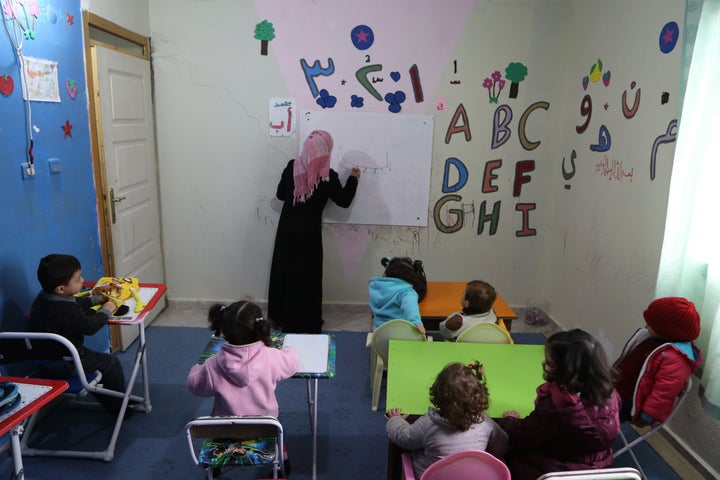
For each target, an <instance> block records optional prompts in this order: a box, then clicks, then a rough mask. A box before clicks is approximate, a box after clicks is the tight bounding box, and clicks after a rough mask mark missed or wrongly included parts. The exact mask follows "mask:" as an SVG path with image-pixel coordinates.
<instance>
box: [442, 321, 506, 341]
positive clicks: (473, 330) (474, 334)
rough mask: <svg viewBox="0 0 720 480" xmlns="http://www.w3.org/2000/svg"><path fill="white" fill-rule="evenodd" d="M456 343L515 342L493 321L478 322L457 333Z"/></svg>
mask: <svg viewBox="0 0 720 480" xmlns="http://www.w3.org/2000/svg"><path fill="white" fill-rule="evenodd" d="M456 341H457V342H458V343H463V342H466V343H515V342H513V339H512V337H511V336H510V334H509V333H508V332H507V331H506V330H503V329H502V328H501V327H499V326H497V325H495V324H494V323H478V324H477V325H473V326H472V327H470V328H468V329H467V330H465V331H464V332H462V333H461V334H460V335H458V337H457V340H456Z"/></svg>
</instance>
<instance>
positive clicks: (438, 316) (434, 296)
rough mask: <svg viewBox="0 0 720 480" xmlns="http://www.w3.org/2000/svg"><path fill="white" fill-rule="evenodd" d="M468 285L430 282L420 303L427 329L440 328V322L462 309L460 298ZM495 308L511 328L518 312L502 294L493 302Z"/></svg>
mask: <svg viewBox="0 0 720 480" xmlns="http://www.w3.org/2000/svg"><path fill="white" fill-rule="evenodd" d="M466 285H467V282H428V284H427V294H425V298H423V300H422V302H420V304H419V306H420V317H421V318H422V321H423V324H424V325H425V328H426V329H428V330H438V328H439V325H440V322H442V321H443V320H445V319H446V318H447V316H448V315H450V314H451V313H453V312H457V311H458V310H460V309H461V306H460V300H461V299H462V297H463V295H465V286H466ZM493 310H494V311H495V315H496V316H497V318H499V319H502V320H503V321H504V322H505V326H506V327H507V329H508V330H511V328H512V321H513V320H515V319H516V318H517V313H515V311H514V310H513V309H512V308H510V305H508V304H507V302H505V300H503V298H502V297H501V296H500V294H498V295H497V298H496V299H495V303H493Z"/></svg>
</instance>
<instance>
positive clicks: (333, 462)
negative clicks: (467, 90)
mask: <svg viewBox="0 0 720 480" xmlns="http://www.w3.org/2000/svg"><path fill="white" fill-rule="evenodd" d="M334 335H335V338H336V344H337V364H336V367H337V368H336V376H335V378H333V379H330V380H320V382H319V401H318V412H319V413H318V438H319V440H318V442H319V454H318V478H321V479H343V480H382V479H384V478H385V477H386V452H387V437H386V435H385V419H384V418H383V414H382V411H383V410H384V409H385V402H384V394H381V401H380V405H379V408H378V412H372V411H371V409H370V403H371V398H370V397H371V389H370V384H369V383H370V382H369V353H368V350H367V349H366V348H365V337H366V334H365V333H360V332H335V333H334ZM513 337H514V338H515V341H516V342H517V343H543V341H544V337H543V336H542V335H541V334H513ZM208 338H209V332H208V330H207V329H202V328H188V327H157V326H150V327H149V328H148V329H147V342H148V352H147V355H148V362H149V377H150V382H151V397H150V398H151V401H152V407H153V408H152V412H151V413H150V414H146V413H141V412H135V413H133V414H132V415H131V416H130V417H129V418H128V419H127V420H126V421H125V425H124V426H123V429H122V431H121V432H120V437H119V439H118V443H117V449H116V452H115V458H114V460H113V461H112V462H109V463H106V462H103V461H98V460H74V459H67V458H51V457H24V458H23V462H24V466H25V472H26V478H28V479H50V478H53V479H61V480H63V479H99V478H102V479H107V480H115V479H117V480H126V479H135V480H139V479H149V478H153V479H157V478H167V479H174V480H185V479H187V480H199V479H201V478H203V472H202V471H201V469H200V468H199V467H196V466H195V465H194V464H193V462H192V460H191V457H190V454H189V451H188V448H187V444H186V440H185V437H184V433H183V432H184V426H185V423H187V422H188V421H189V420H191V419H192V418H194V417H197V416H201V415H207V414H208V413H209V412H210V410H211V408H212V399H210V398H196V397H193V396H192V395H190V393H189V392H188V391H187V388H186V378H187V372H188V370H189V369H190V367H191V366H192V365H193V364H194V363H195V362H196V361H197V358H198V356H199V355H200V353H201V352H202V350H203V347H204V346H205V344H206V343H207V340H208ZM135 348H136V345H133V346H131V348H130V349H128V351H127V352H124V353H121V354H119V355H118V356H119V358H120V359H121V361H122V363H123V366H124V368H125V372H126V374H129V372H130V368H131V363H132V361H133V357H134V352H135ZM137 391H140V385H139V384H138V385H137V386H136V392H137ZM383 391H384V390H383ZM277 396H278V400H279V403H280V420H281V421H282V423H283V425H284V428H285V431H286V443H287V448H288V453H289V456H290V459H291V462H292V467H293V471H292V475H291V478H292V479H293V480H305V479H309V478H311V472H312V464H311V451H312V450H311V449H312V437H311V434H310V424H309V419H308V410H307V402H306V383H305V381H304V380H297V379H291V380H287V381H284V382H281V384H280V385H279V386H278V389H277ZM79 415H80V414H79V413H73V412H71V413H69V414H65V413H63V415H62V417H52V418H48V419H47V420H46V421H51V422H52V423H53V424H54V428H57V426H58V425H65V426H67V427H68V432H66V433H63V434H62V435H60V436H59V438H58V439H57V440H58V441H62V442H65V443H68V442H70V443H76V444H78V445H82V444H88V443H95V442H97V443H99V442H103V441H105V439H106V438H107V436H108V435H109V433H108V431H107V430H108V429H107V428H106V426H107V425H109V424H108V423H107V422H110V421H111V419H110V417H109V416H107V415H106V414H103V413H97V414H94V415H93V416H92V417H89V416H87V415H85V414H82V415H83V416H79ZM50 440H52V438H50V437H48V441H50ZM639 452H640V453H641V462H642V464H643V467H644V468H645V469H646V473H647V474H648V476H649V478H650V479H651V480H655V479H658V480H659V479H662V480H674V479H679V477H678V476H677V475H676V474H675V473H674V472H673V471H672V470H671V469H670V468H668V467H667V465H666V464H665V462H663V460H662V459H661V458H660V457H659V456H658V455H657V454H656V453H655V452H654V451H653V450H652V449H651V448H649V447H646V446H643V447H642V449H640V450H639ZM619 460H620V461H619V462H617V465H618V466H631V462H632V460H631V459H630V457H629V456H627V455H626V456H624V457H623V458H621V459H619ZM248 470H249V471H248ZM11 473H12V460H11V458H10V457H9V453H5V454H4V455H3V457H2V462H0V480H2V479H6V478H11ZM267 473H268V472H267V471H266V470H262V469H254V468H250V469H245V468H235V469H232V470H227V471H226V473H223V475H222V476H221V478H227V479H247V478H265V477H266V476H267Z"/></svg>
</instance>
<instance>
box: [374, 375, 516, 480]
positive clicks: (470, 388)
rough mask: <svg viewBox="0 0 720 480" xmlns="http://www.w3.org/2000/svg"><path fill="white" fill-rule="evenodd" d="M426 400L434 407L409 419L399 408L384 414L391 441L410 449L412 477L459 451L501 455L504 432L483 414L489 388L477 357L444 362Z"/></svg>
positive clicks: (504, 448)
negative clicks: (466, 362)
mask: <svg viewBox="0 0 720 480" xmlns="http://www.w3.org/2000/svg"><path fill="white" fill-rule="evenodd" d="M430 401H431V402H432V404H433V405H434V408H433V407H431V408H429V409H428V412H427V413H426V414H425V415H423V416H421V417H420V418H418V419H417V420H416V421H415V422H413V423H412V424H411V423H408V422H407V420H406V419H407V417H408V415H405V414H403V413H402V412H401V410H400V409H399V408H391V409H390V410H388V412H387V413H386V414H385V418H387V420H388V422H387V425H386V429H387V432H388V437H389V438H390V440H391V441H392V442H393V443H394V444H395V445H397V446H398V447H400V448H403V449H405V450H411V451H412V458H413V470H414V471H415V478H420V476H421V475H422V473H423V472H424V471H425V469H426V468H428V467H429V466H430V465H431V464H432V463H433V462H436V461H438V460H440V459H441V458H443V457H446V456H447V455H450V454H451V453H454V452H458V451H461V450H470V449H472V450H486V451H487V452H488V453H491V454H492V455H495V456H496V457H502V456H503V455H504V454H505V450H506V449H507V444H508V437H507V435H506V434H505V432H504V431H503V430H502V429H501V428H500V427H498V425H497V424H496V423H495V422H494V421H493V419H492V418H490V417H489V416H488V415H487V414H486V413H485V411H486V410H487V408H488V405H489V393H488V389H487V386H486V385H485V380H484V378H483V372H482V365H480V364H479V363H478V362H475V363H474V364H471V365H463V364H461V363H450V364H448V365H446V366H445V368H443V369H442V371H441V372H440V373H439V374H438V376H437V378H436V379H435V383H433V385H432V387H430Z"/></svg>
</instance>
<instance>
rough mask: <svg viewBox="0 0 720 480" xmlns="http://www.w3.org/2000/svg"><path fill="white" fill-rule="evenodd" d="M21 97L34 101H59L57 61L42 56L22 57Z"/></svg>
mask: <svg viewBox="0 0 720 480" xmlns="http://www.w3.org/2000/svg"><path fill="white" fill-rule="evenodd" d="M23 60H24V62H23V70H24V71H25V75H22V76H21V77H20V78H22V80H23V85H22V87H23V98H25V99H26V100H31V101H36V102H59V101H60V87H59V86H58V85H59V83H58V69H57V66H58V64H57V62H54V61H52V60H45V59H42V58H33V57H24V58H23Z"/></svg>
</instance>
